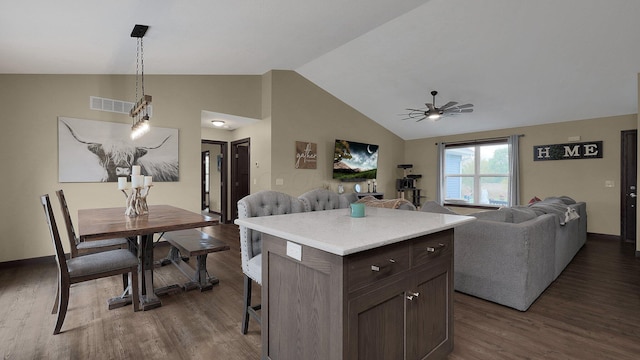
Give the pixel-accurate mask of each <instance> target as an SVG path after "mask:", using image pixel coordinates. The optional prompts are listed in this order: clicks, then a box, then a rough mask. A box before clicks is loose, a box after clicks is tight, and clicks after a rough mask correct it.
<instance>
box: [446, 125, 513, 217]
mask: <svg viewBox="0 0 640 360" xmlns="http://www.w3.org/2000/svg"><path fill="white" fill-rule="evenodd" d="M492 145H506V146H508V145H509V142H508V139H507V138H504V139H492V140H476V141H470V142H460V143H451V144H445V145H444V154H442V159H443V164H442V169H441V172H442V173H441V174H440V176H441V179H442V182H441V184H440V185H439V186H442V188H441V189H440V193H441V194H443V195H442V196H443V199H442V200H443V203H444V204H445V205H453V206H472V207H496V208H497V207H501V206H511V204H510V200H509V196H508V194H506V195H507V196H505V200H504V201H505V202H504V203H502V202H499V203H496V202H494V203H493V204H492V203H481V202H480V201H481V196H482V193H481V179H482V178H489V177H494V178H495V177H504V178H506V179H507V183H508V188H510V187H511V181H512V176H511V175H512V174H511V173H510V172H509V171H507V173H497V174H494V173H486V174H484V173H480V166H481V161H482V158H481V156H480V154H481V151H480V149H481V148H482V147H484V146H492ZM470 147H473V148H474V151H475V153H474V171H473V174H460V173H457V174H447V169H446V166H447V161H446V153H447V150H451V149H455V148H470ZM512 156H513V154H512V152H511V151H508V152H507V159H506V161H507V163H509V162H510V161H511V157H512ZM450 178H455V179H462V178H473V201H472V202H467V201H465V200H464V199H459V200H458V199H447V198H446V193H447V188H446V186H447V183H448V182H447V180H448V179H450ZM507 192H508V191H507Z"/></svg>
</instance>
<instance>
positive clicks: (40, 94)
mask: <svg viewBox="0 0 640 360" xmlns="http://www.w3.org/2000/svg"><path fill="white" fill-rule="evenodd" d="M0 84H2V86H0V108H1V109H2V124H3V131H2V141H0V159H1V160H0V161H1V164H2V167H3V169H4V171H3V173H4V174H5V175H4V176H3V180H2V186H1V187H0V198H2V203H3V206H2V208H1V209H0V233H1V234H2V238H1V239H0V262H3V261H10V260H19V259H24V258H34V257H40V256H46V255H51V254H53V250H52V245H51V240H50V238H49V235H48V231H47V227H46V223H45V220H44V216H43V212H42V207H41V206H40V205H39V199H38V196H39V195H41V194H44V193H49V194H50V195H51V196H53V204H54V209H55V211H56V215H57V220H58V225H59V226H61V231H64V223H63V222H62V218H61V214H60V212H59V211H58V208H59V205H58V201H57V198H55V191H56V190H57V189H64V191H65V194H66V196H67V201H68V203H69V207H70V210H71V213H72V214H74V220H76V219H75V214H76V213H77V210H78V209H81V208H90V207H110V206H124V196H123V195H122V194H121V193H119V192H118V191H117V190H116V185H115V183H62V184H61V183H58V144H57V141H58V139H57V124H58V121H57V117H58V116H66V117H73V118H80V119H90V120H101V121H111V122H120V123H130V118H129V117H127V116H126V115H121V114H113V113H107V112H101V111H94V110H90V109H89V96H101V97H105V98H111V99H118V100H126V101H133V99H134V97H135V78H134V77H133V76H118V75H0ZM145 87H146V90H147V92H148V93H149V94H151V95H152V96H153V107H154V109H153V110H154V113H153V115H154V116H153V118H152V120H151V122H152V125H155V126H162V127H170V128H177V129H179V140H180V145H179V152H180V153H179V161H180V181H179V182H173V183H156V184H155V185H156V186H155V187H154V189H153V192H152V193H151V194H150V196H149V203H150V204H162V203H170V204H173V205H176V206H179V207H183V208H185V209H189V210H193V211H199V209H200V165H199V164H200V137H201V127H200V118H201V110H212V109H213V110H215V111H219V112H224V113H230V114H235V115H239V116H247V117H253V118H259V117H260V115H261V111H262V109H261V108H262V106H261V92H262V90H261V77H260V76H146V78H145ZM76 225H77V221H76ZM65 243H66V237H65Z"/></svg>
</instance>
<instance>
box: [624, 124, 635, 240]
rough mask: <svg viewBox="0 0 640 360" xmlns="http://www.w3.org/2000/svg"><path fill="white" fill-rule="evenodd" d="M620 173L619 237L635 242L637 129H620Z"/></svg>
mask: <svg viewBox="0 0 640 360" xmlns="http://www.w3.org/2000/svg"><path fill="white" fill-rule="evenodd" d="M621 134H622V139H621V144H622V146H621V154H620V155H621V156H620V158H621V159H622V164H621V166H620V168H621V175H620V182H621V186H620V225H621V226H620V227H621V229H620V238H621V240H622V241H623V242H627V243H635V242H636V212H637V208H636V205H637V196H638V189H637V175H638V163H637V157H638V153H637V151H638V130H626V131H622V133H621Z"/></svg>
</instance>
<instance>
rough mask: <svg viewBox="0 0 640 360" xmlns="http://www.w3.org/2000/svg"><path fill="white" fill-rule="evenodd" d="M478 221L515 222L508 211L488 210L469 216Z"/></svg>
mask: <svg viewBox="0 0 640 360" xmlns="http://www.w3.org/2000/svg"><path fill="white" fill-rule="evenodd" d="M469 215H470V216H473V217H475V218H476V219H478V220H489V221H499V222H513V216H512V215H511V213H510V212H508V211H499V210H487V211H479V212H477V213H472V214H469Z"/></svg>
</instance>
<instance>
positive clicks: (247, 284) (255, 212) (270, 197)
mask: <svg viewBox="0 0 640 360" xmlns="http://www.w3.org/2000/svg"><path fill="white" fill-rule="evenodd" d="M303 211H304V206H303V204H302V201H301V200H300V199H298V198H296V197H293V196H291V195H288V194H285V193H281V192H278V191H272V190H263V191H260V192H257V193H255V194H251V195H247V196H245V197H243V198H242V199H240V200H238V218H239V219H245V218H250V217H258V216H270V215H282V214H292V213H299V212H303ZM239 228H240V255H241V259H242V272H243V273H244V313H243V315H242V333H243V334H246V333H247V329H248V327H249V316H252V317H253V318H254V319H255V320H256V321H258V323H260V316H259V315H258V314H257V313H256V311H257V310H260V305H253V306H252V305H251V281H252V280H253V281H255V282H256V283H258V284H259V285H262V234H261V233H260V232H259V231H254V230H251V229H248V228H246V227H245V226H240V227H239Z"/></svg>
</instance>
